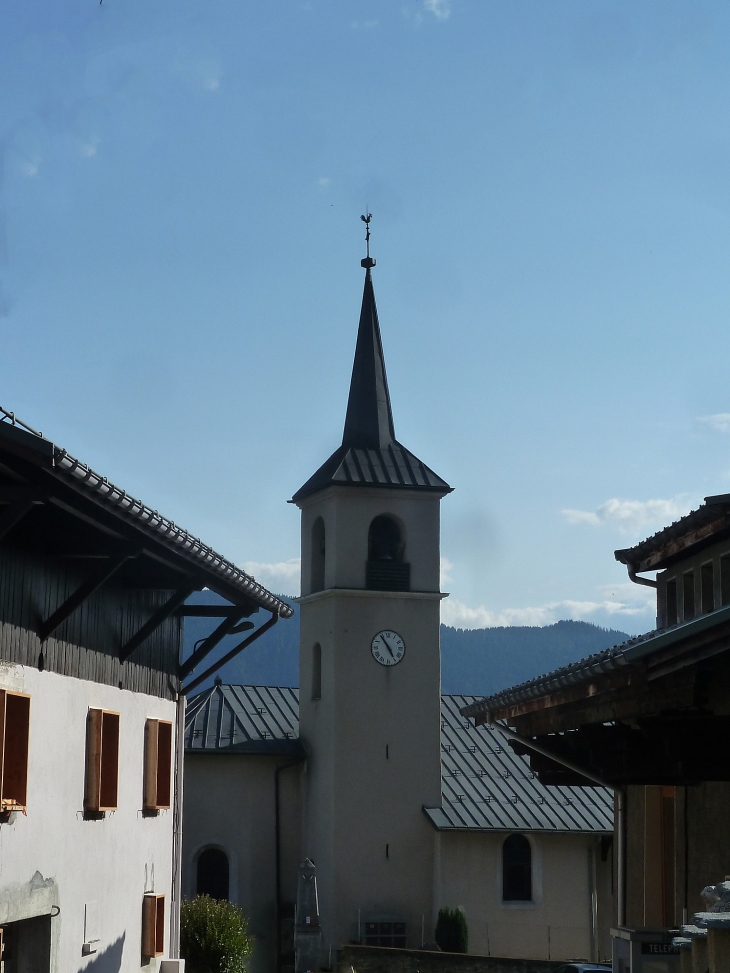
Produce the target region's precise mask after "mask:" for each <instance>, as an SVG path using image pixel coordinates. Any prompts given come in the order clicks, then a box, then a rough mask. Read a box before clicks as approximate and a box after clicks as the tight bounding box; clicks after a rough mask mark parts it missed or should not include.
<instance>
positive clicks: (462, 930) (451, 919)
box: [436, 909, 469, 953]
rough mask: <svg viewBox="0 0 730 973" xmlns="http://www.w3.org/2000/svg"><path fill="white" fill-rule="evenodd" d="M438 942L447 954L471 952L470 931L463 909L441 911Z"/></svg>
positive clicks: (437, 926) (437, 928) (437, 931)
mask: <svg viewBox="0 0 730 973" xmlns="http://www.w3.org/2000/svg"><path fill="white" fill-rule="evenodd" d="M436 942H437V943H438V945H439V947H440V948H441V949H442V950H443V951H444V952H445V953H468V952H469V930H468V928H467V925H466V916H465V915H464V913H463V912H462V911H461V909H439V917H438V922H437V923H436Z"/></svg>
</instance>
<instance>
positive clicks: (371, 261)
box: [360, 207, 375, 270]
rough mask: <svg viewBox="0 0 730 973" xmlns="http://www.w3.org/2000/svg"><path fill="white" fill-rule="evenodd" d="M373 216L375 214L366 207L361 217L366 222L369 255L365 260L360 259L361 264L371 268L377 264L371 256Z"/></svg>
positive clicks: (366, 241)
mask: <svg viewBox="0 0 730 973" xmlns="http://www.w3.org/2000/svg"><path fill="white" fill-rule="evenodd" d="M372 218H373V214H372V213H369V212H368V210H367V207H366V208H365V216H361V217H360V219H361V220H362V221H363V223H364V224H365V246H366V248H367V256H366V257H365V259H364V260H361V261H360V266H361V267H365V268H367V269H368V270H370V268H371V267H374V266H375V260H374V258H373V257H371V256H370V220H371V219H372Z"/></svg>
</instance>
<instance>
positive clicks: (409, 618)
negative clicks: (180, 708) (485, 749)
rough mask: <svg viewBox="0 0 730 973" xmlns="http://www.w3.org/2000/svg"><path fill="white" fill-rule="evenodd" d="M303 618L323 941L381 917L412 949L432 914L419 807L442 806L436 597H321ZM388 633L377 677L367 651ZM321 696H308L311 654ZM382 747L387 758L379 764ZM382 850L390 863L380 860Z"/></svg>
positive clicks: (305, 725)
mask: <svg viewBox="0 0 730 973" xmlns="http://www.w3.org/2000/svg"><path fill="white" fill-rule="evenodd" d="M310 597H311V600H310V599H304V600H303V603H302V609H301V612H302V614H301V642H302V652H301V666H300V685H301V686H302V690H301V699H300V717H301V722H300V733H301V738H302V742H303V744H304V746H305V748H306V750H307V754H308V759H307V770H306V795H307V807H306V818H305V821H304V835H305V837H304V840H303V849H302V850H303V852H304V854H305V855H306V856H307V857H310V858H311V859H312V861H314V863H315V865H316V866H317V874H318V882H319V890H320V905H321V913H322V922H323V929H324V933H325V937H326V940H327V942H328V943H332V944H333V946H337V944H339V943H342V942H349V941H350V940H351V939H353V938H355V937H356V935H357V915H358V910H359V911H360V913H361V917H362V919H363V921H364V920H365V919H366V918H371V917H372V918H374V917H375V916H383V917H384V916H386V915H387V916H390V917H392V918H395V919H400V920H404V921H406V922H407V924H408V940H409V944H411V945H416V946H417V945H420V937H421V917H422V916H425V921H426V924H427V926H429V925H430V922H431V914H432V888H433V883H432V875H433V840H432V829H431V825H430V824H429V822H428V820H427V819H426V817H425V815H424V814H423V810H422V808H423V806H424V805H427V806H433V805H438V804H440V802H441V763H440V729H441V722H440V692H439V690H440V661H439V596H438V594H435V595H434V594H427V595H424V594H421V595H419V594H416V593H400V592H397V593H390V592H370V591H338V590H329V591H324V592H321V593H320V594H318V595H312V596H310ZM382 629H392V630H394V631H397V632H398V633H399V634H400V635H401V636H402V638H403V639H404V641H405V644H406V653H405V656H404V658H403V660H402V662H400V663H399V664H398V665H396V666H392V667H385V666H381V665H379V664H378V663H377V662H376V661H375V660H374V659H373V657H372V654H371V650H370V644H371V640H372V638H373V636H374V635H375V634H376V633H377V632H378V631H380V630H382ZM315 642H319V644H320V645H321V647H322V698H321V699H320V700H317V701H313V700H312V699H311V698H310V687H311V658H312V653H311V646H312V645H313V644H314V643H315ZM386 745H387V747H388V754H389V756H388V757H387V758H386ZM386 845H388V857H386Z"/></svg>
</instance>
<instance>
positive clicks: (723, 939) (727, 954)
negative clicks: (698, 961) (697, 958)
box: [707, 928, 730, 973]
mask: <svg viewBox="0 0 730 973" xmlns="http://www.w3.org/2000/svg"><path fill="white" fill-rule="evenodd" d="M707 960H708V967H709V970H710V973H730V929H712V928H710V929H708V930H707Z"/></svg>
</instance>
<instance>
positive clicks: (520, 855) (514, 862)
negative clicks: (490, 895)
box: [502, 834, 532, 902]
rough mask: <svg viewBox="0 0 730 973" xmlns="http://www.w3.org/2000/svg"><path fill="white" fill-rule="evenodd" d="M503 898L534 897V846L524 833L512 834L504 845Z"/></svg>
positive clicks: (513, 899)
mask: <svg viewBox="0 0 730 973" xmlns="http://www.w3.org/2000/svg"><path fill="white" fill-rule="evenodd" d="M502 899H503V900H504V901H505V902H529V901H531V899H532V847H531V845H530V842H529V841H528V840H527V838H526V837H525V836H524V835H523V834H511V835H510V836H509V838H506V839H505V841H504V844H503V845H502Z"/></svg>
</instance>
